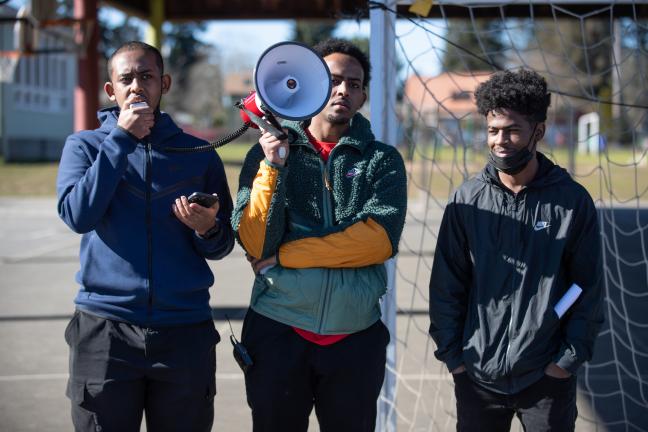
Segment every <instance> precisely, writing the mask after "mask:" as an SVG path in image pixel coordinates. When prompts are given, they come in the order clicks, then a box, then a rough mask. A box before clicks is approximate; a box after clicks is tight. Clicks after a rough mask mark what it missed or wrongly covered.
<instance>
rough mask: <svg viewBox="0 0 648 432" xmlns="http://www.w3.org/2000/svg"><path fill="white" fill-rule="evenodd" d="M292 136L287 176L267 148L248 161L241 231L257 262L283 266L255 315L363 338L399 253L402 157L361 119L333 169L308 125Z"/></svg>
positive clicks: (258, 295)
mask: <svg viewBox="0 0 648 432" xmlns="http://www.w3.org/2000/svg"><path fill="white" fill-rule="evenodd" d="M284 127H286V128H287V129H288V130H289V133H290V153H289V156H288V160H287V161H286V166H285V167H274V166H272V165H271V164H269V163H268V162H267V161H266V160H265V157H264V154H263V150H262V149H261V146H260V145H259V144H257V145H255V146H254V147H253V148H252V149H251V150H250V151H249V153H248V155H247V156H246V159H245V162H244V165H243V169H242V171H241V175H240V181H239V191H238V196H237V202H236V206H235V209H234V213H233V215H232V225H233V228H234V231H235V233H236V237H237V240H238V241H239V242H240V244H241V245H242V246H243V248H244V249H245V250H246V252H247V253H248V254H250V255H251V256H254V257H256V258H266V257H269V256H272V255H277V257H278V259H279V264H278V265H276V266H275V267H273V268H271V269H269V270H268V271H267V272H265V273H264V274H263V275H257V277H256V279H255V282H254V287H253V291H252V299H251V306H252V308H253V309H254V310H255V311H257V312H258V313H261V314H263V315H265V316H267V317H269V318H272V319H274V320H277V321H280V322H283V323H285V324H288V325H292V326H295V327H299V328H302V329H305V330H309V331H313V332H316V333H319V334H339V333H352V332H356V331H360V330H363V329H365V328H367V327H369V326H370V325H371V324H373V323H374V322H375V321H376V320H378V319H379V317H380V308H379V303H378V302H379V299H380V297H381V296H382V295H383V294H384V292H385V290H386V284H387V278H386V272H385V268H384V265H383V263H384V261H386V260H387V259H388V258H390V257H392V256H394V255H395V254H396V253H397V251H398V242H399V239H400V235H401V233H402V230H403V225H404V223H405V213H406V206H407V184H406V183H407V181H406V173H405V166H404V164H403V160H402V158H401V156H400V154H399V153H398V151H396V149H395V148H393V147H391V146H388V145H386V144H383V143H381V142H378V141H376V140H375V138H374V136H373V133H372V132H371V128H370V124H369V122H368V121H367V120H366V119H365V118H364V117H363V116H362V115H360V114H356V115H355V116H354V117H353V119H352V121H351V125H350V127H349V130H348V132H347V134H346V135H345V136H343V137H342V138H341V139H340V141H339V142H338V144H337V145H336V146H335V147H334V149H333V150H332V151H331V154H330V156H329V159H328V162H324V161H323V160H322V159H321V157H320V156H319V155H318V154H317V153H316V151H315V149H314V148H313V146H312V145H311V144H310V142H309V141H308V137H307V135H306V133H305V131H304V129H303V128H304V125H303V124H301V123H298V122H284Z"/></svg>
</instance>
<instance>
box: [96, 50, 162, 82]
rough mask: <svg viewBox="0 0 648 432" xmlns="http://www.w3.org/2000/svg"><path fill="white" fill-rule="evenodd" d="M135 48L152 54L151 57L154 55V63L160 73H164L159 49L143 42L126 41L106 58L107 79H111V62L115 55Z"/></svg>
mask: <svg viewBox="0 0 648 432" xmlns="http://www.w3.org/2000/svg"><path fill="white" fill-rule="evenodd" d="M135 50H142V51H144V52H145V53H148V54H153V57H155V63H157V66H158V68H159V69H160V73H161V74H164V61H163V60H162V54H160V50H158V49H157V48H155V47H154V46H152V45H149V44H147V43H144V42H140V41H128V42H124V43H123V44H121V45H120V46H119V48H117V49H116V50H115V52H113V53H112V54H111V55H110V57H109V58H108V62H107V63H106V67H107V69H108V79H112V62H113V59H114V58H115V56H116V55H117V54H119V53H120V52H123V51H135Z"/></svg>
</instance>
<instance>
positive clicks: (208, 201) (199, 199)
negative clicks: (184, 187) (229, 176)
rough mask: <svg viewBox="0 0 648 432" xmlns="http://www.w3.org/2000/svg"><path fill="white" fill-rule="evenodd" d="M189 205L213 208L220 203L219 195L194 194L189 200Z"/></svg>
mask: <svg viewBox="0 0 648 432" xmlns="http://www.w3.org/2000/svg"><path fill="white" fill-rule="evenodd" d="M187 200H188V201H189V203H196V204H198V205H200V206H202V207H207V208H209V207H211V206H213V205H214V204H216V203H217V202H218V195H210V194H207V193H204V192H194V193H192V194H191V195H189V198H187Z"/></svg>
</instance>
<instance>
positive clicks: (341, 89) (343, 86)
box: [335, 80, 349, 96]
mask: <svg viewBox="0 0 648 432" xmlns="http://www.w3.org/2000/svg"><path fill="white" fill-rule="evenodd" d="M335 92H336V93H337V94H339V95H344V96H346V95H348V94H349V88H348V86H347V82H346V81H344V80H342V81H340V84H338V85H337V87H336V88H335Z"/></svg>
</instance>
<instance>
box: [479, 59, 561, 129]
mask: <svg viewBox="0 0 648 432" xmlns="http://www.w3.org/2000/svg"><path fill="white" fill-rule="evenodd" d="M475 99H476V100H477V111H479V113H480V114H481V115H483V116H486V115H488V113H489V112H492V111H496V110H497V109H498V108H507V109H510V110H513V111H515V112H517V113H520V114H522V115H524V116H526V117H527V118H528V119H529V120H531V121H536V122H543V121H545V120H546V119H547V108H549V105H550V104H551V94H550V93H547V81H545V79H544V78H543V77H542V76H541V75H540V74H538V73H537V72H534V71H530V70H527V69H520V70H519V71H517V72H511V71H508V70H506V71H499V72H496V73H495V74H493V75H492V76H491V77H490V78H489V79H488V81H485V82H483V83H481V84H480V85H479V86H478V87H477V90H476V91H475Z"/></svg>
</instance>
